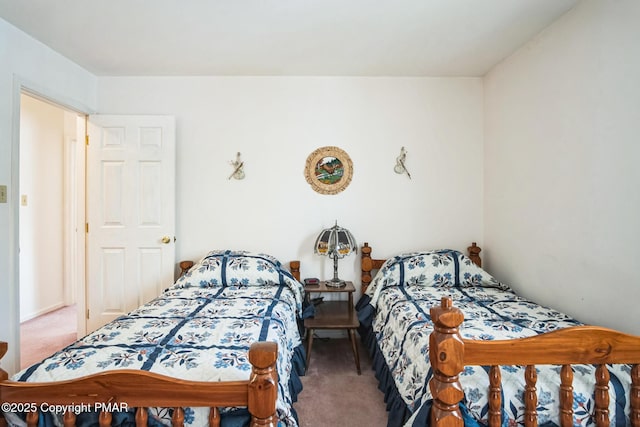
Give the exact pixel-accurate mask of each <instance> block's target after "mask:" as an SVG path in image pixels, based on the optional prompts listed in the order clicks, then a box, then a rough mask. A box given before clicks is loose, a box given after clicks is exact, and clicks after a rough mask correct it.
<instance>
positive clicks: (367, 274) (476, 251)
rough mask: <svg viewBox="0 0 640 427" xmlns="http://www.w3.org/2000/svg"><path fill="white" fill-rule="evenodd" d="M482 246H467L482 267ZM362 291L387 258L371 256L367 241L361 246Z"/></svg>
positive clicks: (472, 258)
mask: <svg viewBox="0 0 640 427" xmlns="http://www.w3.org/2000/svg"><path fill="white" fill-rule="evenodd" d="M481 250H482V249H480V246H478V245H476V242H473V243H471V246H469V247H468V248H467V251H468V252H469V258H471V261H473V263H474V264H476V265H477V266H478V267H482V260H481V259H480V251H481ZM360 254H361V255H360V257H361V258H360V268H361V270H362V271H361V274H360V283H361V285H360V292H362V293H363V294H364V292H365V291H366V290H367V288H368V287H369V284H370V283H371V281H372V280H373V276H372V273H371V271H372V270H379V269H380V267H382V264H384V262H385V261H386V259H375V258H371V246H369V243H367V242H365V243H364V246H362V247H361V248H360Z"/></svg>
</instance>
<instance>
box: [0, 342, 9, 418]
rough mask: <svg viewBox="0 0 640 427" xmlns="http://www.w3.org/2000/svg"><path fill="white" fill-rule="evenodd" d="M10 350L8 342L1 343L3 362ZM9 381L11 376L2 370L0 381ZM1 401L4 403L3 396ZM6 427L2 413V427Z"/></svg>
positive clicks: (0, 352)
mask: <svg viewBox="0 0 640 427" xmlns="http://www.w3.org/2000/svg"><path fill="white" fill-rule="evenodd" d="M8 348H9V346H8V345H7V343H6V342H4V341H0V360H2V358H3V357H4V355H5V354H7V349H8ZM8 379H9V374H8V373H7V371H5V370H3V369H2V368H0V381H6V380H8ZM1 401H2V396H0V402H1ZM6 425H7V420H5V419H4V415H3V414H2V413H0V427H6Z"/></svg>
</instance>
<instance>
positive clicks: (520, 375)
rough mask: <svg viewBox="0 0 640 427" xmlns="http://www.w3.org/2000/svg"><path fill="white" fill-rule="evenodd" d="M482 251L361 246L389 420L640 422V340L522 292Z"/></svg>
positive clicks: (370, 334) (362, 311)
mask: <svg viewBox="0 0 640 427" xmlns="http://www.w3.org/2000/svg"><path fill="white" fill-rule="evenodd" d="M479 252H480V248H478V247H477V246H476V245H475V244H473V245H472V246H471V247H470V248H469V254H470V256H469V257H467V256H464V255H463V254H461V253H459V252H457V251H452V250H438V251H428V252H414V253H405V254H400V255H398V256H395V257H393V258H390V259H388V260H380V259H374V258H372V257H371V247H369V246H368V244H366V243H365V245H364V247H363V248H362V252H361V253H362V291H363V296H362V298H361V299H360V301H359V302H358V305H357V310H358V316H359V319H360V323H361V326H360V330H359V332H360V335H361V337H362V339H363V342H364V344H365V345H366V347H367V348H368V350H369V352H370V354H371V357H372V360H373V365H374V369H375V370H376V376H377V377H378V379H379V381H380V388H381V390H382V391H383V392H384V393H385V401H386V402H387V409H388V410H389V418H388V426H389V427H391V426H402V425H404V426H425V425H431V426H461V425H466V426H478V425H491V426H511V425H519V424H524V425H527V426H535V425H538V424H539V425H549V426H552V425H556V426H558V425H561V426H588V425H598V426H605V425H615V426H634V427H636V426H640V372H639V366H638V363H640V337H633V336H629V335H625V334H621V333H618V332H615V331H611V330H607V329H604V328H596V327H589V326H584V325H580V324H579V322H577V321H576V320H574V319H571V318H569V317H568V316H566V315H564V314H562V313H560V312H558V311H556V310H553V309H550V308H547V307H542V306H540V305H538V304H535V303H532V302H530V301H527V300H525V299H523V298H521V297H519V296H517V295H516V294H514V293H513V292H512V291H511V289H510V288H509V287H508V286H506V285H504V284H502V283H499V282H498V281H496V280H495V279H494V278H493V277H491V276H490V275H489V274H488V273H486V272H485V271H484V270H482V269H481V268H480V258H479V256H478V254H479ZM373 270H378V272H377V274H376V275H375V278H373V274H372V271H373ZM463 313H464V315H463ZM463 319H464V323H463ZM523 337H529V338H523ZM571 365H573V366H571Z"/></svg>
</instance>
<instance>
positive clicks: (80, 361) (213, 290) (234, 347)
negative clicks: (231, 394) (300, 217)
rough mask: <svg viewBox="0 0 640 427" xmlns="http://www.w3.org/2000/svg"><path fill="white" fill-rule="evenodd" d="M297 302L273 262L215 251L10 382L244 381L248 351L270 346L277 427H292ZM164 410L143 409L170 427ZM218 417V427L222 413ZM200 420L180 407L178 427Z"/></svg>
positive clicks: (201, 414)
mask: <svg viewBox="0 0 640 427" xmlns="http://www.w3.org/2000/svg"><path fill="white" fill-rule="evenodd" d="M302 300H303V287H302V285H301V284H300V283H299V282H298V281H296V280H295V279H294V278H293V277H292V276H291V275H290V273H288V272H287V271H285V270H284V269H283V268H282V267H281V265H280V263H279V262H278V261H277V260H276V259H275V258H272V257H270V256H268V255H263V254H255V255H254V254H249V253H247V252H231V251H214V252H211V253H209V254H208V255H207V256H206V257H204V258H203V259H202V260H201V261H200V262H199V263H197V264H196V265H194V267H192V268H191V269H190V271H189V272H188V273H187V274H186V275H185V276H183V277H181V278H180V279H179V280H178V281H177V282H176V283H175V284H174V285H173V286H172V287H171V288H169V289H167V290H166V291H165V292H163V293H162V294H161V295H160V296H159V297H158V298H156V299H154V300H153V301H151V302H149V303H147V304H145V305H143V306H141V307H139V308H138V309H136V310H135V311H133V312H131V313H129V314H128V315H126V316H122V317H120V318H118V319H116V320H114V321H113V322H111V323H109V324H107V325H105V326H104V327H102V328H100V329H98V330H96V331H95V332H93V333H91V334H89V335H88V336H86V337H84V338H82V339H81V340H79V341H77V342H76V343H74V344H72V345H70V346H68V347H67V348H65V349H64V350H62V351H60V352H58V353H56V354H54V355H53V356H51V357H49V358H48V359H45V360H44V361H42V362H40V363H39V364H36V365H33V366H32V367H30V368H28V369H26V370H24V371H22V372H20V373H18V374H16V375H15V376H14V377H13V379H14V380H18V381H37V382H45V381H61V380H65V379H72V378H78V377H80V376H84V375H89V374H93V373H97V372H102V371H106V370H112V369H122V368H126V369H141V370H146V371H150V372H155V373H158V374H163V375H167V376H171V377H174V378H181V379H186V380H197V381H231V380H247V379H249V374H250V372H251V364H250V363H249V359H248V350H249V347H250V345H251V344H252V343H254V342H256V341H274V342H276V343H277V344H278V352H279V354H278V359H277V370H278V378H279V387H278V402H277V412H278V417H279V419H280V422H281V423H282V424H284V425H287V426H296V425H297V421H296V416H295V413H294V412H293V410H292V407H291V403H292V396H291V392H290V387H293V388H294V389H295V388H296V387H294V386H293V385H291V384H290V379H293V380H295V381H298V382H299V380H298V378H297V375H298V373H300V374H302V373H303V368H304V367H303V366H302V372H299V371H301V369H300V368H301V367H300V366H296V362H295V360H296V359H300V360H303V359H302V358H301V357H298V358H296V357H295V356H296V354H295V353H296V352H299V351H300V350H301V348H302V347H301V339H300V335H299V332H298V326H297V317H298V316H299V315H300V313H301V305H302ZM298 356H301V355H298ZM297 391H299V390H296V391H295V392H294V394H295V393H296V392H297ZM171 412H172V411H171V410H170V409H163V408H150V409H149V416H150V419H153V420H154V421H157V422H159V423H162V424H166V425H170V421H171V420H170V418H171ZM222 415H223V423H224V419H225V413H224V411H223V414H222ZM207 416H208V409H207V408H186V409H185V424H186V425H188V426H194V427H195V426H202V425H206V424H207ZM229 418H231V417H229ZM14 421H15V419H14ZM16 422H17V423H19V421H16Z"/></svg>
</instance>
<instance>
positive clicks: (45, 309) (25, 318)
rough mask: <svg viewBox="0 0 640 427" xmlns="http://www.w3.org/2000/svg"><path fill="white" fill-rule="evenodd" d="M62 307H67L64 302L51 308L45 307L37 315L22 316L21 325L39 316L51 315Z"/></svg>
mask: <svg viewBox="0 0 640 427" xmlns="http://www.w3.org/2000/svg"><path fill="white" fill-rule="evenodd" d="M62 307H66V305H65V303H64V302H62V301H61V302H59V303H56V304H53V305H50V306H49V307H45V308H43V309H41V310H38V311H36V312H35V313H29V314H28V315H26V316H20V323H24V322H26V321H27V320H31V319H35V318H36V317H38V316H42V315H43V314H47V313H50V312H52V311H54V310H58V309H60V308H62Z"/></svg>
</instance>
